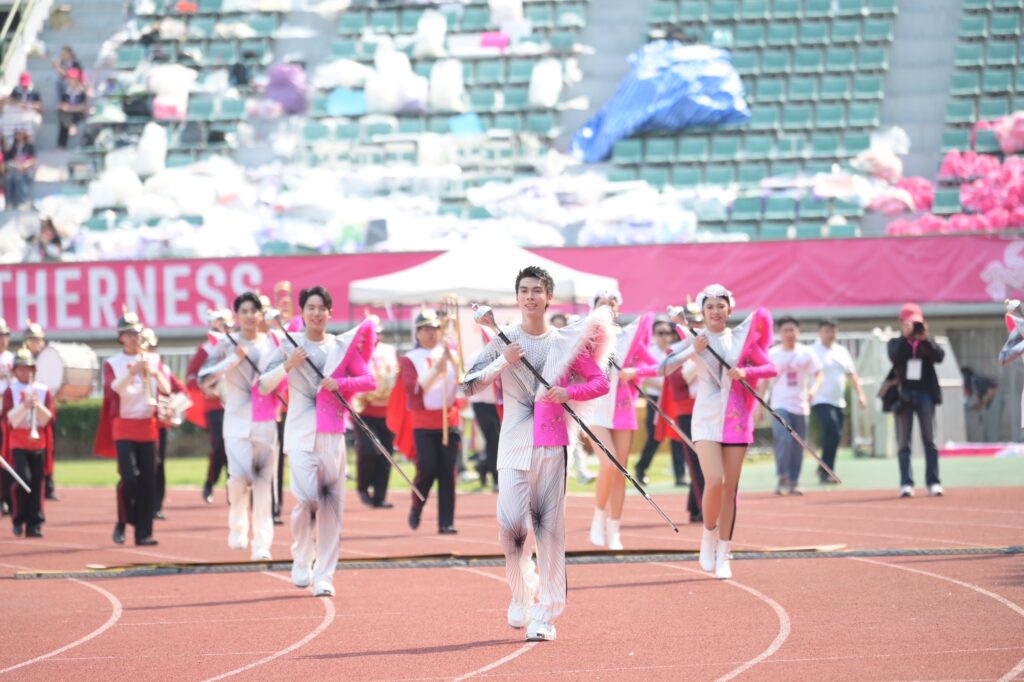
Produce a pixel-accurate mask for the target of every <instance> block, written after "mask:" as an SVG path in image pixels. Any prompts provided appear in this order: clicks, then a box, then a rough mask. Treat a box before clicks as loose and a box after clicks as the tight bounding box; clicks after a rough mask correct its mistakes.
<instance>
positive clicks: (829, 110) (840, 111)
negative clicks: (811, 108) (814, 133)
mask: <svg viewBox="0 0 1024 682" xmlns="http://www.w3.org/2000/svg"><path fill="white" fill-rule="evenodd" d="M814 126H815V127H816V128H820V129H822V130H836V129H839V128H843V127H845V126H846V107H845V106H843V105H842V104H819V105H818V106H817V107H816V108H815V112H814Z"/></svg>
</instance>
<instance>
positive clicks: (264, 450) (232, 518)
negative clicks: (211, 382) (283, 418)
mask: <svg viewBox="0 0 1024 682" xmlns="http://www.w3.org/2000/svg"><path fill="white" fill-rule="evenodd" d="M224 449H225V450H226V451H227V455H228V503H229V504H230V507H229V509H228V545H229V546H231V547H232V548H235V549H241V548H243V547H245V546H246V545H248V544H249V501H250V497H251V499H252V553H253V556H256V555H258V554H264V553H266V554H269V553H270V546H271V545H272V544H273V543H274V519H273V517H272V512H271V506H272V486H273V479H274V472H275V471H277V425H276V424H275V423H274V422H255V423H253V425H252V428H251V430H250V431H249V437H248V438H225V439H224Z"/></svg>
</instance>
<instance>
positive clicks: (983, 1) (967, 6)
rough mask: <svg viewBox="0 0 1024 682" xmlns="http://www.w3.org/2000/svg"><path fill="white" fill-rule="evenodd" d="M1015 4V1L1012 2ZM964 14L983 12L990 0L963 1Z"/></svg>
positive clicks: (988, 5)
mask: <svg viewBox="0 0 1024 682" xmlns="http://www.w3.org/2000/svg"><path fill="white" fill-rule="evenodd" d="M1013 1H1014V2H1016V0H1013ZM963 4H964V11H965V12H984V11H986V10H987V9H988V8H989V7H990V6H991V1H990V0H963Z"/></svg>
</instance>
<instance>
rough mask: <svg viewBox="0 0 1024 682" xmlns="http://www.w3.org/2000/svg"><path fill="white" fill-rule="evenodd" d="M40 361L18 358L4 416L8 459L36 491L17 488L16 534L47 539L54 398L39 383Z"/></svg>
mask: <svg viewBox="0 0 1024 682" xmlns="http://www.w3.org/2000/svg"><path fill="white" fill-rule="evenodd" d="M35 374H36V361H35V358H34V357H32V353H31V352H29V351H28V350H27V349H25V348H23V349H21V350H19V351H18V354H17V356H16V357H15V358H14V378H13V379H12V380H11V382H10V386H8V387H7V390H6V391H4V394H3V407H2V408H0V410H2V414H3V415H4V427H5V428H6V430H7V437H6V438H5V439H4V449H5V452H4V457H5V459H7V461H8V462H9V463H10V464H12V465H13V466H14V470H15V471H17V472H18V475H19V476H21V478H22V479H24V480H25V481H26V482H27V483H28V485H29V487H30V488H31V489H32V492H31V493H27V492H25V489H24V488H22V487H21V486H18V485H16V486H15V487H14V495H13V497H14V506H13V509H12V516H13V517H14V534H15V535H21V534H22V532H24V533H25V534H26V535H27V536H28V537H30V538H41V537H43V521H45V519H44V518H43V496H44V484H43V478H44V473H43V472H44V469H45V466H46V460H47V454H48V452H49V451H50V450H52V448H53V415H54V413H55V410H54V407H53V396H52V395H51V394H50V390H49V389H48V388H47V387H46V385H45V384H42V383H40V382H38V381H36V380H35Z"/></svg>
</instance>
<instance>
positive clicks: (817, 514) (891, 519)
mask: <svg viewBox="0 0 1024 682" xmlns="http://www.w3.org/2000/svg"><path fill="white" fill-rule="evenodd" d="M756 513H757V514H759V515H761V516H781V517H782V518H786V519H803V518H807V517H808V514H799V513H795V512H783V511H776V510H773V511H766V510H763V509H759V510H758V511H757V512H756ZM813 518H814V519H816V520H821V521H833V520H834V521H868V522H871V523H878V522H880V521H881V522H885V523H908V524H909V523H917V524H923V525H927V526H943V527H948V526H955V527H959V528H999V529H1007V530H1024V526H1012V525H1009V524H1005V523H971V522H969V521H945V520H941V519H938V520H937V519H912V518H908V517H905V516H892V515H890V516H888V517H886V516H850V515H846V514H843V515H833V514H827V515H826V514H822V513H821V511H820V510H817V509H816V510H814V514H813Z"/></svg>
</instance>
